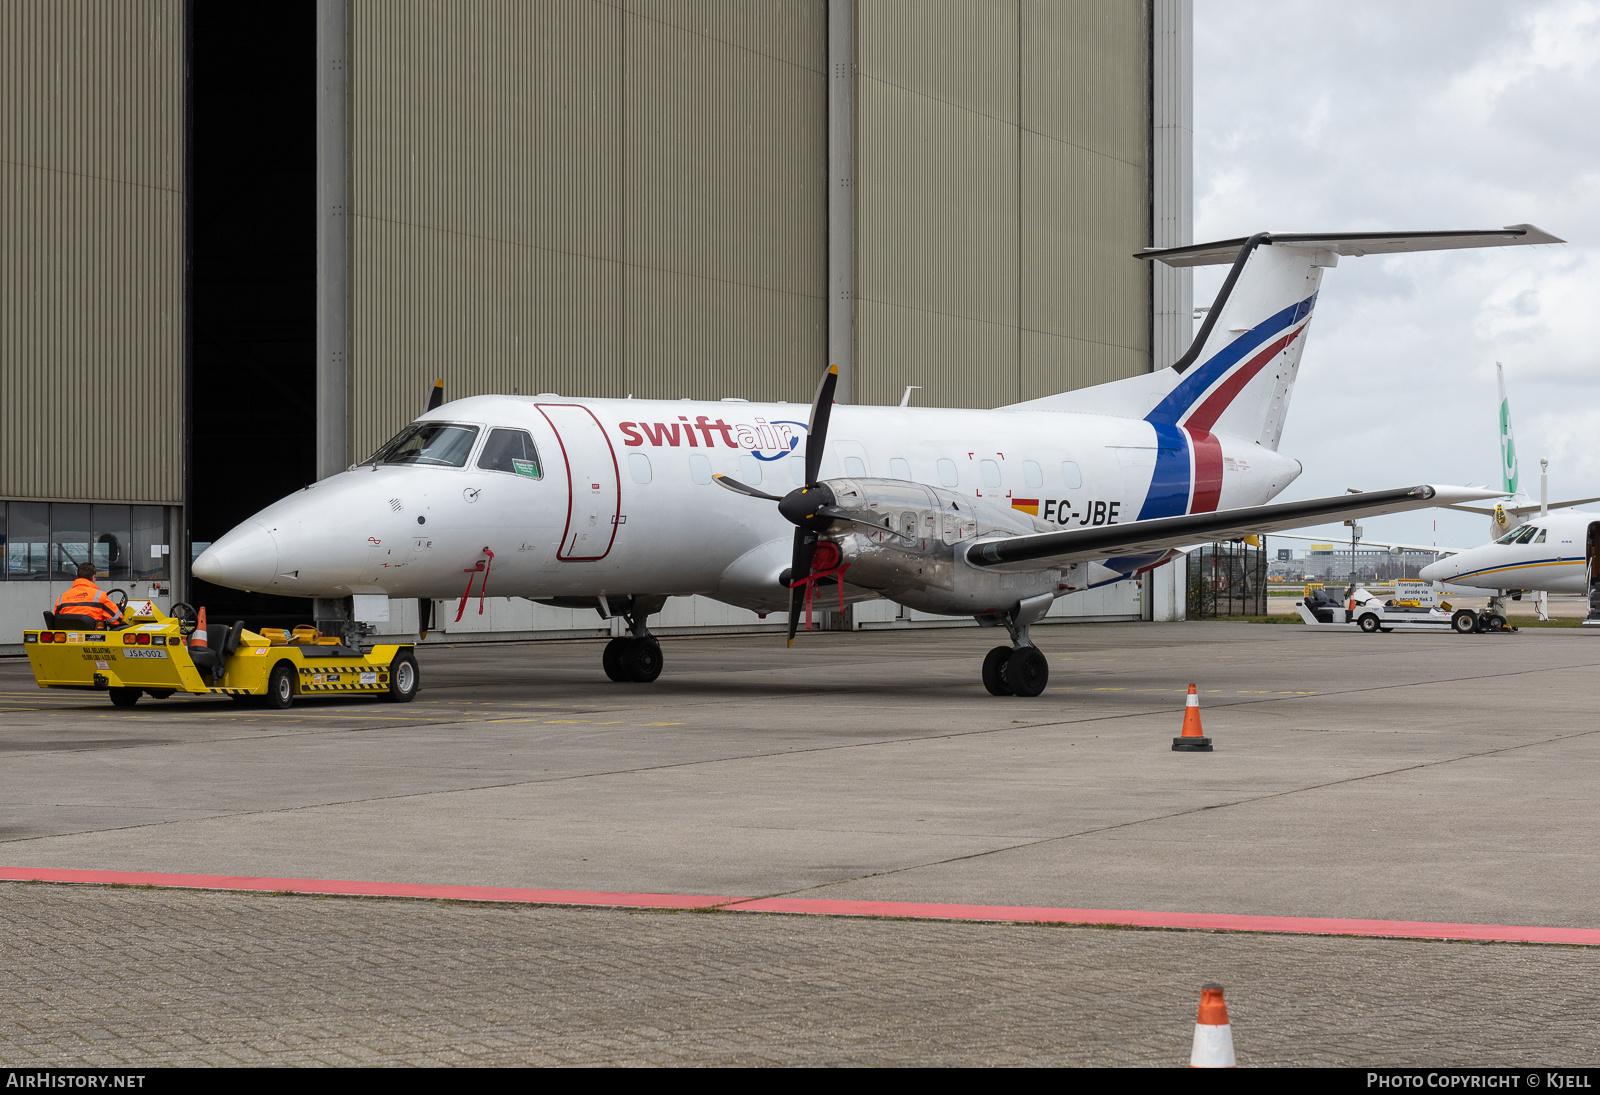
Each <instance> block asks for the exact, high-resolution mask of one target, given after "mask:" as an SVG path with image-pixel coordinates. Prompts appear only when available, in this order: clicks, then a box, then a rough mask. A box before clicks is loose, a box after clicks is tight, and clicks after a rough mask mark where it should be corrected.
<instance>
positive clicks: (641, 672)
mask: <svg viewBox="0 0 1600 1095" xmlns="http://www.w3.org/2000/svg"><path fill="white" fill-rule="evenodd" d="M665 603H666V598H665V597H660V598H649V599H648V603H647V599H646V598H643V597H635V598H633V600H632V606H631V608H630V609H629V610H628V611H627V612H626V613H625V614H624V615H625V618H626V619H627V621H628V630H629V632H630V634H627V635H619V636H617V637H616V638H615V639H612V640H611V641H610V642H608V643H606V648H605V651H604V652H603V653H602V654H601V655H600V666H601V668H602V669H604V670H605V671H606V676H607V677H609V678H611V679H612V680H614V681H616V682H618V683H619V684H620V683H623V682H632V683H634V684H649V683H650V682H651V681H653V680H655V679H656V678H657V677H659V676H661V668H662V664H663V659H662V656H661V643H660V642H659V641H658V640H657V639H656V637H655V636H654V635H652V634H650V628H649V626H648V621H649V618H650V615H651V613H654V612H659V611H660V610H661V606H662V605H663V604H665Z"/></svg>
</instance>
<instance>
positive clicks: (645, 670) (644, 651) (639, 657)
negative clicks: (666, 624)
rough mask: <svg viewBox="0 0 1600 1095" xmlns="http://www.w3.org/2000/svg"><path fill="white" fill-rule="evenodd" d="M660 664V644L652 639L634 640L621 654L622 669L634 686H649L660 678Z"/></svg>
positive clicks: (661, 659)
mask: <svg viewBox="0 0 1600 1095" xmlns="http://www.w3.org/2000/svg"><path fill="white" fill-rule="evenodd" d="M662 664H663V658H662V657H661V644H660V643H658V642H656V640H655V639H653V638H646V639H634V640H633V641H631V642H630V643H628V646H627V648H626V649H625V650H623V652H622V668H623V670H624V671H625V672H626V673H627V674H628V680H630V681H633V682H634V683H635V684H649V683H650V682H651V681H653V680H655V679H656V678H657V677H659V676H661V666H662Z"/></svg>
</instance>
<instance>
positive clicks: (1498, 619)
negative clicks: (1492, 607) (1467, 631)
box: [1483, 616, 1506, 631]
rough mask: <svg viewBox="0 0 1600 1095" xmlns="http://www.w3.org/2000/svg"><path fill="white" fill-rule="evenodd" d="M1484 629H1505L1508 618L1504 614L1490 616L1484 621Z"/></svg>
mask: <svg viewBox="0 0 1600 1095" xmlns="http://www.w3.org/2000/svg"><path fill="white" fill-rule="evenodd" d="M1483 629H1484V630H1485V631H1504V630H1505V629H1506V618H1505V617H1504V616H1490V617H1489V619H1488V620H1486V621H1485V622H1484V628H1483Z"/></svg>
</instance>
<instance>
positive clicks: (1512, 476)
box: [1494, 361, 1522, 494]
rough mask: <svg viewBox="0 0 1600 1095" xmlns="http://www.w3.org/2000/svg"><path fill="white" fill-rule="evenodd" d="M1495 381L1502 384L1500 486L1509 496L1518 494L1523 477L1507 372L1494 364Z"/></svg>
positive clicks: (1497, 364)
mask: <svg viewBox="0 0 1600 1095" xmlns="http://www.w3.org/2000/svg"><path fill="white" fill-rule="evenodd" d="M1494 375H1495V379H1496V380H1498V381H1499V382H1500V486H1501V487H1502V488H1504V490H1505V492H1506V493H1507V494H1516V493H1518V490H1517V484H1518V483H1519V482H1520V481H1521V479H1522V476H1521V474H1520V473H1519V472H1518V470H1517V443H1516V440H1515V439H1514V438H1512V436H1511V401H1510V400H1508V399H1507V398H1506V371H1505V369H1504V368H1502V367H1501V365H1500V363H1499V362H1498V361H1496V362H1495V363H1494Z"/></svg>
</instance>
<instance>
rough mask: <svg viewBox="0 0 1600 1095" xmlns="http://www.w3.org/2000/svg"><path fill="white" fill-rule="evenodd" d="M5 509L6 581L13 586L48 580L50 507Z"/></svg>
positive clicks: (33, 504)
mask: <svg viewBox="0 0 1600 1095" xmlns="http://www.w3.org/2000/svg"><path fill="white" fill-rule="evenodd" d="M6 508H7V510H8V511H9V512H8V514H7V520H6V525H7V528H6V534H7V538H6V577H7V578H8V579H10V580H11V581H13V582H17V581H23V582H26V581H43V580H45V579H48V578H49V577H50V565H49V563H48V562H47V560H48V559H49V557H50V503H49V502H12V503H11V504H10V505H9V506H7V507H6Z"/></svg>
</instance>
